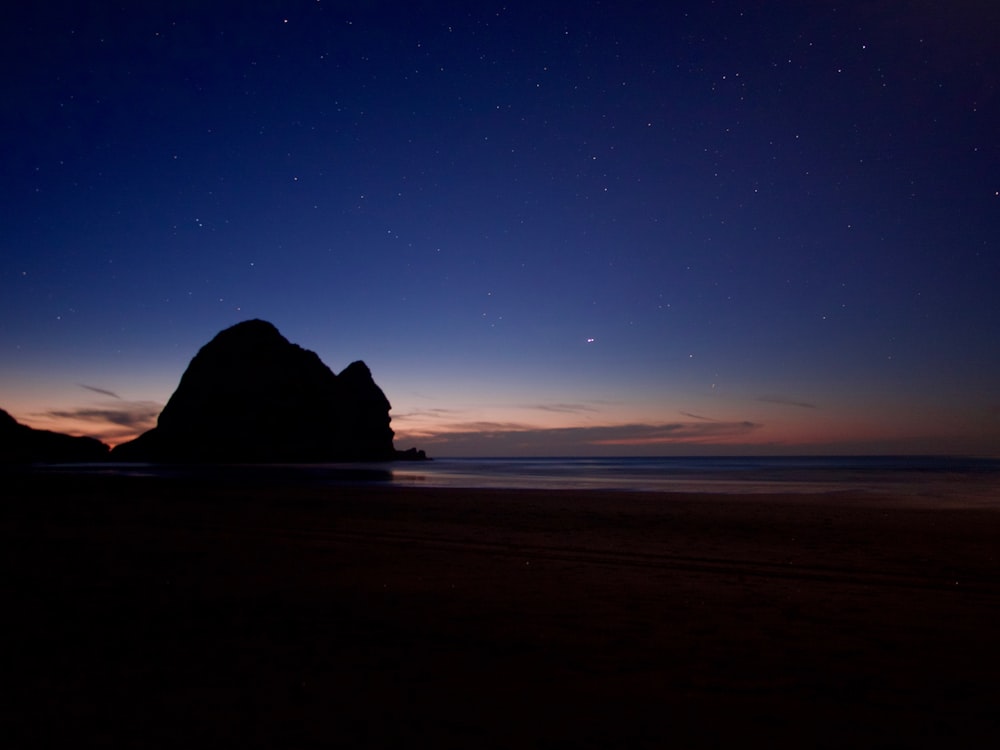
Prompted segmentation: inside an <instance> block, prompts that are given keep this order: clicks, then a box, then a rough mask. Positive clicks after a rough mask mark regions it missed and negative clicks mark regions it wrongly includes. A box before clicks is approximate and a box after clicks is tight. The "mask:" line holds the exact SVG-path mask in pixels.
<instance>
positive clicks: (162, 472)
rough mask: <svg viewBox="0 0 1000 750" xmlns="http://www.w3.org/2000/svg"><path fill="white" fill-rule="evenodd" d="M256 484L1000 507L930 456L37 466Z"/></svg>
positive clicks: (994, 490)
mask: <svg viewBox="0 0 1000 750" xmlns="http://www.w3.org/2000/svg"><path fill="white" fill-rule="evenodd" d="M28 471H41V472H44V473H50V474H51V473H56V474H59V473H65V474H70V475H75V474H89V475H100V476H125V477H149V478H154V479H155V478H159V479H168V480H170V479H177V480H185V481H194V482H197V483H200V484H204V483H208V484H225V485H230V486H232V485H236V486H251V487H276V486H288V485H293V484H311V485H316V484H318V485H322V486H328V487H335V486H348V485H365V486H378V485H385V486H393V487H454V488H469V489H543V490H544V489H551V490H556V489H592V490H625V491H638V492H700V493H705V492H725V493H738V494H755V493H764V492H767V493H818V492H823V493H830V492H848V491H850V492H858V491H862V492H866V493H882V494H885V495H894V496H897V497H912V498H920V499H927V500H941V501H947V502H948V503H949V504H954V505H957V504H961V503H964V504H973V505H994V506H996V507H1000V460H998V459H982V458H957V457H928V456H861V457H829V456H820V457H812V456H809V457H787V456H783V457H735V458H734V457H725V458H713V457H700V458H542V459H540V458H491V459H482V458H466V459H460V458H455V459H436V460H434V461H426V462H423V461H418V462H409V461H402V462H394V463H356V464H263V465H262V464H250V465H248V464H230V465H163V464H125V463H100V464H67V465H63V466H46V467H36V468H34V469H28Z"/></svg>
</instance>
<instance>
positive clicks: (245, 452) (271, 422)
mask: <svg viewBox="0 0 1000 750" xmlns="http://www.w3.org/2000/svg"><path fill="white" fill-rule="evenodd" d="M389 409H390V405H389V401H388V399H386V397H385V394H384V393H382V390H381V389H380V388H379V387H378V386H377V385H376V384H375V381H374V380H373V379H372V375H371V371H370V370H369V369H368V366H367V365H365V363H364V362H361V361H358V362H354V363H352V364H351V365H349V366H348V367H347V368H346V369H345V370H344V371H343V372H342V373H341V374H340V375H335V374H334V373H333V371H332V370H330V368H329V367H327V366H326V365H325V364H324V363H323V362H322V360H320V358H319V357H318V356H317V355H316V353H315V352H312V351H309V350H308V349H303V348H302V347H300V346H298V345H297V344H292V343H290V342H289V341H288V339H286V338H285V337H284V336H282V335H281V333H280V332H279V331H278V329H277V328H276V327H275V326H274V325H272V324H271V323H268V322H267V321H264V320H256V319H255V320H247V321H244V322H242V323H238V324H236V325H234V326H232V327H230V328H227V329H225V330H223V331H221V332H219V333H218V334H217V335H216V336H215V337H214V338H213V339H212V340H211V341H209V342H208V343H207V344H205V345H204V346H203V347H202V348H201V349H200V350H199V351H198V353H197V354H196V355H195V357H194V358H193V359H192V360H191V363H190V364H189V365H188V368H187V370H185V372H184V374H183V376H182V377H181V381H180V384H179V385H178V386H177V390H176V391H174V393H173V395H172V396H171V397H170V400H169V401H168V402H167V405H166V406H165V407H164V408H163V411H162V412H161V413H160V416H159V419H158V420H157V426H156V427H155V428H153V429H152V430H150V431H149V432H146V433H144V434H143V435H140V436H139V437H138V438H136V439H135V440H133V441H131V442H130V443H124V444H122V445H120V446H118V447H117V448H115V450H114V451H113V453H112V457H113V458H117V459H121V460H126V461H130V460H141V461H171V462H236V463H260V462H264V463H274V462H328V461H383V460H391V459H394V458H397V457H403V456H405V457H412V456H413V451H410V452H408V453H406V454H398V453H397V452H396V451H395V449H394V448H393V432H392V429H391V428H390V427H389Z"/></svg>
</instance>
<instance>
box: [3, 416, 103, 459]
mask: <svg viewBox="0 0 1000 750" xmlns="http://www.w3.org/2000/svg"><path fill="white" fill-rule="evenodd" d="M107 458H108V446H106V445H105V444H104V443H102V442H101V441H100V440H95V439H94V438H90V437H73V436H72V435H64V434H62V433H61V432H52V431H50V430H36V429H33V428H31V427H28V426H27V425H23V424H21V423H20V422H18V421H17V420H16V419H14V418H13V417H12V416H11V415H10V414H8V413H7V412H5V411H4V410H3V409H0V463H3V464H31V463H79V462H90V461H106V460H107Z"/></svg>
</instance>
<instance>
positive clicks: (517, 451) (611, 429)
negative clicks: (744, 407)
mask: <svg viewBox="0 0 1000 750" xmlns="http://www.w3.org/2000/svg"><path fill="white" fill-rule="evenodd" d="M761 427H762V425H760V424H757V423H754V422H747V421H743V422H739V421H736V422H722V421H711V422H677V423H671V424H643V423H634V424H624V425H604V426H584V427H555V428H540V427H534V426H532V425H525V424H519V423H515V422H467V423H457V424H452V425H448V426H446V427H443V428H442V429H439V430H435V431H433V432H431V431H427V432H423V433H417V432H413V433H406V432H399V433H397V435H396V437H397V441H410V440H414V441H418V442H419V443H420V447H422V448H425V449H428V450H431V451H433V450H437V451H438V452H441V453H444V454H447V455H456V456H457V455H496V456H500V455H507V456H518V455H533V456H543V455H550V456H553V455H600V454H601V453H619V454H621V453H623V452H636V451H638V452H645V453H649V452H650V451H662V450H663V449H665V448H668V447H670V446H684V445H686V446H698V445H702V446H709V445H720V444H727V445H728V444H732V443H734V442H738V441H741V440H744V439H746V438H748V437H749V436H751V435H752V434H753V433H755V432H756V431H757V430H759V429H760V428H761Z"/></svg>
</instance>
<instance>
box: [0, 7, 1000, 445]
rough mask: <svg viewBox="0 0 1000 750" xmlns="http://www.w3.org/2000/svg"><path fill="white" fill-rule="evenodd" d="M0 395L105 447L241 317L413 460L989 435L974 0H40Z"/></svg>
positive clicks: (997, 225) (983, 76)
mask: <svg viewBox="0 0 1000 750" xmlns="http://www.w3.org/2000/svg"><path fill="white" fill-rule="evenodd" d="M6 16H7V17H6V18H5V22H4V24H3V28H2V30H0V57H2V67H3V70H4V73H3V74H2V76H0V86H2V92H0V93H2V98H0V102H2V103H0V106H2V108H3V109H2V111H3V116H2V148H3V163H4V168H3V170H2V173H0V190H2V196H0V197H2V205H3V210H2V214H0V248H2V255H0V322H2V325H0V407H2V408H5V409H6V410H8V411H9V412H10V413H11V414H12V415H13V416H15V417H16V418H17V419H19V420H20V421H22V422H24V423H27V424H30V425H32V426H34V427H39V428H46V429H57V430H62V431H66V432H71V433H73V434H88V435H93V436H96V437H99V438H101V439H103V440H105V441H106V442H109V443H112V444H114V443H118V442H121V441H123V440H125V439H127V438H129V437H131V436H133V435H135V434H136V433H138V432H140V431H142V430H144V429H147V428H149V427H151V426H152V425H153V424H154V423H155V417H156V415H157V414H158V412H159V410H160V409H161V408H162V406H163V404H164V403H165V402H166V400H167V399H168V398H169V396H170V394H171V393H172V392H173V390H174V388H175V387H176V385H177V382H178V380H179V379H180V376H181V374H182V373H183V371H184V368H185V367H186V366H187V363H188V362H189V361H190V359H191V357H193V356H194V354H195V353H196V352H197V350H198V348H199V347H200V346H202V345H203V344H205V343H206V342H207V341H209V340H210V339H211V338H212V337H213V336H214V335H215V334H216V333H217V332H218V331H220V330H221V329H223V328H226V327H228V326H230V325H233V324H235V323H237V322H239V321H242V320H246V319H250V318H262V319H265V320H268V321H270V322H272V323H274V324H275V325H276V326H277V327H278V328H279V330H281V332H282V333H283V334H284V335H285V336H286V337H287V338H288V339H290V340H291V341H293V342H295V343H298V344H300V345H302V346H304V347H306V348H308V349H312V350H313V351H315V352H317V354H319V356H320V357H321V358H322V359H323V361H324V362H326V363H327V364H328V365H329V366H330V367H331V368H332V369H333V370H334V371H335V372H339V371H340V370H342V369H343V368H344V367H346V366H347V365H348V364H349V363H350V362H352V361H354V360H357V359H362V360H364V361H365V362H366V363H367V364H368V365H369V367H370V368H371V369H372V372H373V375H374V377H375V380H376V381H377V382H378V383H379V385H380V386H381V387H382V389H383V390H384V391H385V392H386V395H387V396H388V398H389V400H390V401H391V402H392V404H393V409H392V412H391V416H392V419H393V421H392V426H393V428H394V429H395V431H396V434H397V436H396V444H397V447H399V448H407V447H410V446H417V447H420V448H424V449H426V450H427V452H428V453H429V454H431V455H437V456H467V455H469V456H471V455H676V454H739V453H744V454H782V453H787V454H796V453H798V454H808V453H939V454H948V453H960V454H980V455H994V456H995V455H998V454H1000V346H998V344H1000V294H998V292H997V290H998V289H1000V96H998V94H1000V45H998V44H997V43H996V29H997V28H1000V4H997V3H995V2H992V0H979V1H973V0H957V1H956V2H954V3H940V2H936V1H935V2H931V1H925V0H894V1H893V2H888V1H881V0H879V1H873V2H823V1H821V0H818V1H817V2H808V3H803V2H797V1H796V2H792V1H788V2H783V1H780V0H776V1H775V2H766V3H756V2H754V3H751V2H730V1H729V0H718V1H717V2H710V1H708V0H698V1H697V2H695V1H691V2H684V1H679V2H670V3H660V2H627V1H626V2H617V1H616V2H611V1H610V0H606V1H605V2H596V1H593V0H580V1H579V2H546V1H545V0H535V1H534V2H516V1H511V2H505V1H503V0H498V1H497V2H489V1H486V2H476V3H468V2H412V1H411V2H390V1H389V0H369V1H367V2H365V1H364V0H362V1H361V2H351V3H346V2H331V1H330V0H287V1H286V2H273V1H268V0H260V1H258V2H225V1H222V0H220V1H214V2H210V3H205V2H185V1H184V0H179V1H174V2H142V3H118V2H115V3H111V2H100V1H95V2H88V3H83V2H73V3H70V2H49V3H21V4H18V6H17V7H16V8H15V9H13V10H10V9H8V11H7V12H6Z"/></svg>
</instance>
